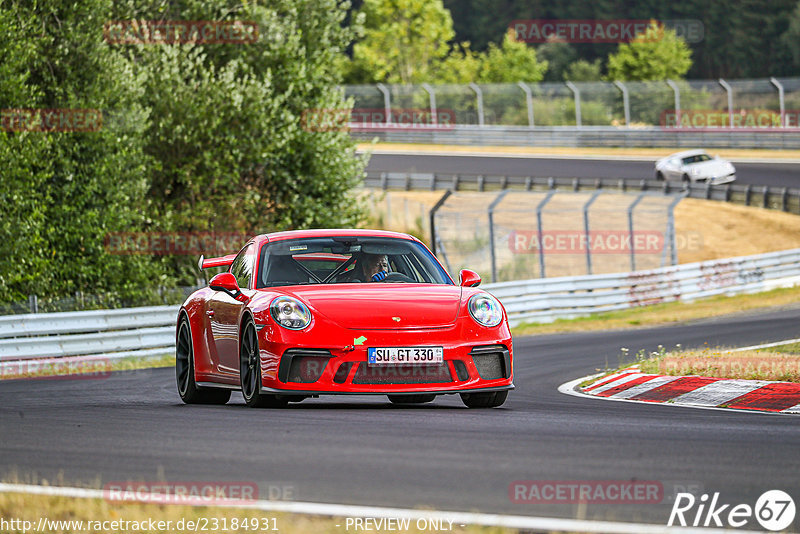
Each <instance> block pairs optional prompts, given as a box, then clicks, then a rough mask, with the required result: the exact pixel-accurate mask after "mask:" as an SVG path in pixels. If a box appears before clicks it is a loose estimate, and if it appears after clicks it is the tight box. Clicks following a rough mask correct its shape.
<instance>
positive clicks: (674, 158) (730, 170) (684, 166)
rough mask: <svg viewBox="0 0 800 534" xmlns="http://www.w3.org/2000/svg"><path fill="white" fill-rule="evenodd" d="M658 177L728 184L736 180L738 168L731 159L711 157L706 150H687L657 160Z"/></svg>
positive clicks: (688, 181) (660, 178)
mask: <svg viewBox="0 0 800 534" xmlns="http://www.w3.org/2000/svg"><path fill="white" fill-rule="evenodd" d="M656 179H657V180H680V181H683V182H685V183H695V182H707V183H709V184H712V185H718V184H727V183H730V182H733V181H734V180H736V169H735V168H734V166H733V164H731V162H730V161H727V160H724V159H721V158H720V157H718V156H714V157H711V156H709V155H708V153H707V152H706V151H705V150H687V151H685V152H678V153H675V154H672V155H670V156H667V157H666V158H661V159H660V160H658V161H656Z"/></svg>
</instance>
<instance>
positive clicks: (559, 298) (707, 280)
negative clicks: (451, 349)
mask: <svg viewBox="0 0 800 534" xmlns="http://www.w3.org/2000/svg"><path fill="white" fill-rule="evenodd" d="M797 284H800V249H794V250H787V251H781V252H769V253H766V254H759V255H754V256H742V257H738V258H730V259H723V260H713V261H704V262H698V263H687V264H684V265H675V266H669V267H663V268H661V269H654V270H650V271H637V272H631V273H614V274H600V275H591V276H570V277H562V278H537V279H533V280H522V281H515V282H500V283H496V284H486V285H485V286H483V287H484V288H485V289H486V290H487V291H490V292H491V293H492V294H494V295H495V296H496V297H497V298H498V299H500V301H501V302H502V303H503V306H505V308H506V311H507V312H508V316H509V321H510V323H511V324H512V326H513V325H518V324H520V323H526V322H529V323H547V322H552V321H555V320H556V319H572V318H577V317H585V316H587V315H590V314H593V313H602V312H609V311H615V310H622V309H626V308H634V307H637V306H643V305H647V304H656V303H661V302H672V301H692V300H695V299H699V298H703V297H710V296H714V295H723V294H724V295H740V294H745V293H756V292H759V291H768V290H770V289H775V288H778V287H790V286H793V285H797Z"/></svg>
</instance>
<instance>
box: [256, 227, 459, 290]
mask: <svg viewBox="0 0 800 534" xmlns="http://www.w3.org/2000/svg"><path fill="white" fill-rule="evenodd" d="M374 282H382V283H397V282H400V283H403V282H405V283H420V284H452V283H453V282H452V281H451V280H450V278H449V277H448V276H447V273H446V272H445V271H444V269H442V267H441V265H440V264H439V263H438V262H437V261H436V259H435V258H433V256H432V255H431V254H430V252H429V251H428V250H427V249H426V248H425V247H424V246H422V245H420V244H419V243H417V242H415V241H409V240H407V239H397V238H386V237H363V236H359V237H348V236H342V237H315V238H307V239H290V240H285V241H276V242H273V243H266V244H264V245H263V246H262V247H261V252H260V257H259V262H258V280H257V285H256V287H257V288H259V289H261V288H267V287H276V286H287V285H302V284H342V283H374Z"/></svg>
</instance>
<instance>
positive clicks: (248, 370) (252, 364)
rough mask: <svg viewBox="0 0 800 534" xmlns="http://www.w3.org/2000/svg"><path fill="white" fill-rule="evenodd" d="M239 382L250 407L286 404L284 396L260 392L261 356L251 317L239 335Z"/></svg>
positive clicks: (275, 406) (269, 406)
mask: <svg viewBox="0 0 800 534" xmlns="http://www.w3.org/2000/svg"><path fill="white" fill-rule="evenodd" d="M239 383H240V385H241V388H242V397H244V403H245V404H247V405H248V406H249V407H251V408H283V407H284V406H286V405H287V404H288V402H287V400H286V399H285V398H282V397H279V396H277V395H270V394H265V393H261V357H260V355H259V350H258V334H257V333H256V325H255V323H253V320H252V319H248V320H246V321H245V323H244V326H243V327H242V333H241V335H240V336H239Z"/></svg>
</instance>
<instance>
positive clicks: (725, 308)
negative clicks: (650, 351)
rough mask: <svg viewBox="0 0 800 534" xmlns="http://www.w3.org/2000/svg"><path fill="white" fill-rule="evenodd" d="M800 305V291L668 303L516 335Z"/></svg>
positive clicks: (519, 329)
mask: <svg viewBox="0 0 800 534" xmlns="http://www.w3.org/2000/svg"><path fill="white" fill-rule="evenodd" d="M797 302H800V287H791V288H782V289H774V290H772V291H765V292H763V293H753V294H750V295H736V296H732V297H728V296H724V295H720V296H716V297H709V298H707V299H701V300H697V301H694V302H667V303H663V304H653V305H651V306H644V307H640V308H633V309H629V310H620V311H616V312H609V313H601V314H596V315H591V316H589V317H581V318H578V319H559V320H557V321H555V322H552V323H546V324H522V325H519V326H516V327H514V328H513V329H512V332H513V333H514V335H517V336H524V335H531V334H551V333H561V332H583V331H588V330H621V329H625V328H641V327H644V326H656V325H663V324H669V323H679V322H685V321H692V320H697V319H705V318H709V317H716V316H719V315H728V314H732V313H739V312H745V311H750V310H758V309H763V308H772V307H777V306H787V305H791V304H795V303H797Z"/></svg>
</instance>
